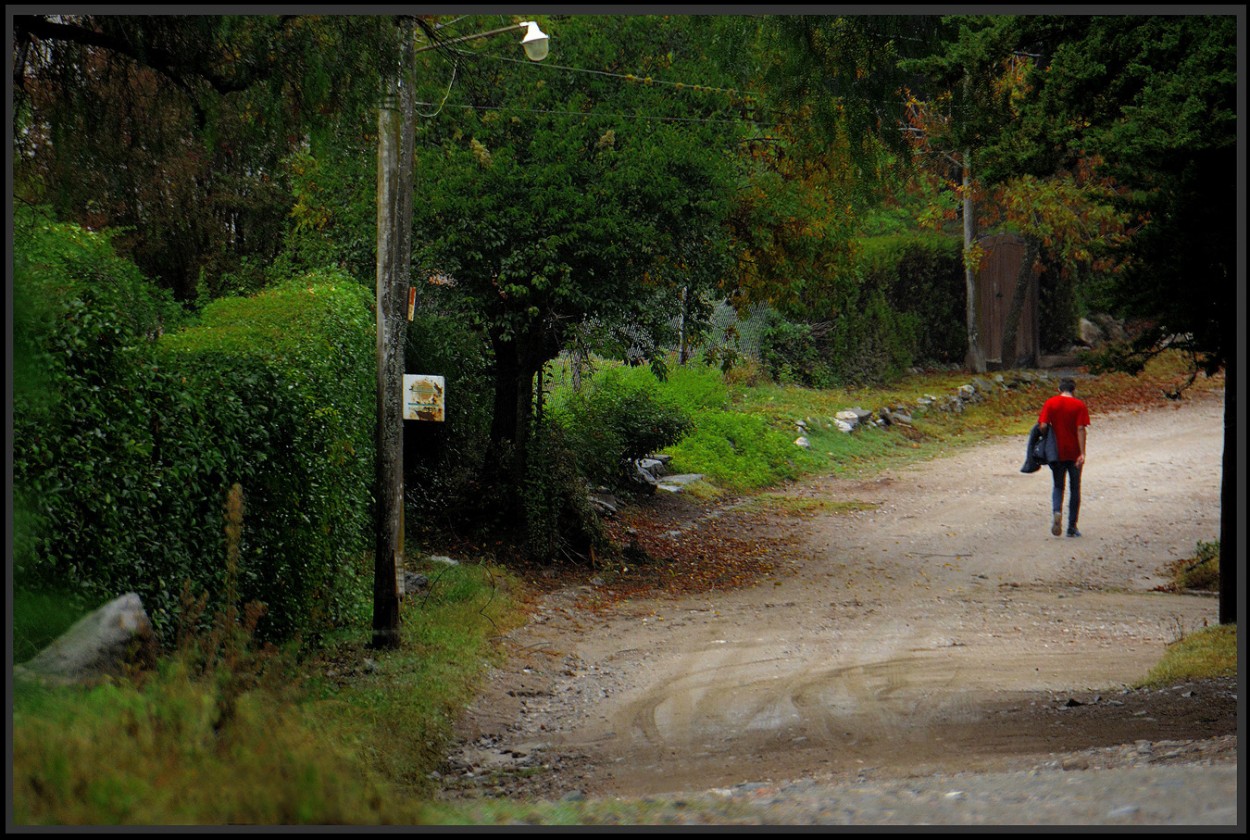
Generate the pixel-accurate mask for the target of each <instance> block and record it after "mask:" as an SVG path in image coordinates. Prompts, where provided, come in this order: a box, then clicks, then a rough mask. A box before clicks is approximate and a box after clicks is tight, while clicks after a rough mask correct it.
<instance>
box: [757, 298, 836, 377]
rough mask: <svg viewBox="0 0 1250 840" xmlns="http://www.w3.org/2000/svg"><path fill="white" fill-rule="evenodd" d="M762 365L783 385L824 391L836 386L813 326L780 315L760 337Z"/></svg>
mask: <svg viewBox="0 0 1250 840" xmlns="http://www.w3.org/2000/svg"><path fill="white" fill-rule="evenodd" d="M760 361H761V363H762V364H763V365H764V367H765V368H766V369H767V370H768V373H769V376H771V377H772V379H773V381H774V382H776V383H778V384H779V385H804V386H807V387H812V388H823V387H828V386H829V385H831V384H832V382H833V373H832V371H831V370H830V365H829V363H828V362H827V361H826V360H824V359H822V357H821V347H820V343H819V342H818V341H817V338H816V336H815V334H814V331H813V327H812V325H811V324H804V323H795V322H792V321H787V320H786V319H785V318H783V317H781V315H780V314H778V313H776V312H774V313H772V317H770V318H769V320H768V325H767V326H766V327H765V328H764V330H763V331H762V333H761V335H760Z"/></svg>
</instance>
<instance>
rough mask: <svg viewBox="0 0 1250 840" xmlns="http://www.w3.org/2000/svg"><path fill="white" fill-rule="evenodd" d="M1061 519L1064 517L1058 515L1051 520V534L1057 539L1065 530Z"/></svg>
mask: <svg viewBox="0 0 1250 840" xmlns="http://www.w3.org/2000/svg"><path fill="white" fill-rule="evenodd" d="M1061 519H1062V516H1061V515H1060V514H1058V513H1056V514H1055V515H1054V517H1053V518H1052V519H1051V520H1050V532H1051V533H1052V534H1054V535H1055V536H1056V537H1057V536H1059V533H1060V532H1061V531H1062V530H1063V523H1062V522H1061V521H1060V520H1061Z"/></svg>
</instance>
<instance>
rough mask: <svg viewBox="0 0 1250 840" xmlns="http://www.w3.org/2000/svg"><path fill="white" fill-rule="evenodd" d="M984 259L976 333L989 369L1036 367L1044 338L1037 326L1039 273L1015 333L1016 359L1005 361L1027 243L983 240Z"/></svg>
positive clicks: (1011, 238) (1012, 238)
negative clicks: (1005, 342)
mask: <svg viewBox="0 0 1250 840" xmlns="http://www.w3.org/2000/svg"><path fill="white" fill-rule="evenodd" d="M980 244H981V247H982V248H984V249H985V258H984V259H982V261H981V268H980V270H979V271H978V272H977V319H978V320H977V329H978V331H979V333H980V343H981V352H982V353H983V354H984V355H985V364H986V367H988V368H990V369H1002V368H1011V367H1034V366H1036V365H1037V363H1038V360H1039V359H1040V358H1041V336H1040V332H1041V331H1040V329H1039V324H1038V313H1039V306H1038V271H1037V270H1036V269H1034V271H1033V274H1032V280H1031V282H1030V283H1029V285H1028V288H1027V289H1025V297H1024V308H1023V309H1022V310H1021V312H1020V324H1019V327H1018V328H1017V331H1016V347H1015V357H1014V358H1011V359H1007V360H1004V359H1003V352H1002V349H1003V336H1004V334H1005V333H1006V331H1007V316H1008V315H1009V314H1010V313H1011V302H1012V299H1013V297H1014V296H1015V293H1016V279H1017V278H1018V277H1019V276H1020V262H1021V260H1023V259H1024V253H1025V247H1024V239H1022V238H1021V237H1019V236H1016V235H1015V234H1010V233H1003V234H998V235H997V236H990V237H987V238H985V239H983V240H981V243H980Z"/></svg>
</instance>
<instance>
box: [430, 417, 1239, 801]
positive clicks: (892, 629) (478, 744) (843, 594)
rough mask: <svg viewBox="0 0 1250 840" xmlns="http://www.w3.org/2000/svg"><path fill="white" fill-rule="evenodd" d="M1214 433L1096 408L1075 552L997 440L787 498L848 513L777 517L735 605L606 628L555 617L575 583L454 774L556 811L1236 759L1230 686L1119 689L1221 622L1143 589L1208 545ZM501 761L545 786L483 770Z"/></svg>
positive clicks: (653, 606) (476, 724)
mask: <svg viewBox="0 0 1250 840" xmlns="http://www.w3.org/2000/svg"><path fill="white" fill-rule="evenodd" d="M1222 418H1223V402H1222V398H1221V396H1220V395H1219V394H1216V395H1214V396H1209V395H1208V396H1201V395H1200V396H1198V397H1196V398H1195V399H1193V400H1188V401H1185V402H1182V403H1179V404H1177V405H1176V406H1175V407H1169V408H1162V409H1156V410H1152V411H1149V412H1142V413H1134V414H1121V415H1115V416H1095V417H1094V422H1093V425H1092V426H1091V428H1090V431H1089V459H1088V463H1087V465H1086V467H1085V474H1084V493H1083V503H1082V515H1081V521H1080V526H1081V531H1082V532H1083V534H1084V536H1082V537H1080V538H1067V537H1054V536H1052V535H1051V534H1050V530H1049V524H1050V516H1049V512H1050V490H1049V484H1050V474H1049V471H1048V470H1043V471H1042V472H1040V473H1035V474H1032V475H1029V474H1023V473H1021V472H1020V465H1021V463H1022V461H1023V456H1024V445H1023V444H1024V441H1023V438H1021V439H1015V438H1011V439H1005V440H1001V441H996V442H991V443H987V444H983V445H980V446H977V447H975V448H972V449H968V450H964V451H960V452H957V453H954V454H952V455H950V456H948V457H944V458H940V459H937V460H934V461H931V462H926V463H923V464H920V465H916V466H912V467H907V468H903V469H898V470H895V471H892V472H889V473H887V474H883V475H880V476H878V477H876V478H874V479H873V480H870V481H845V480H838V479H832V478H825V479H819V480H813V481H809V482H805V483H801V484H798V485H795V486H793V487H792V488H790V489H789V490H788V491H787V492H788V493H789V494H791V495H794V496H797V497H810V498H822V499H833V500H842V501H858V502H863V503H867V504H866V505H861V506H859V507H861V508H863V509H861V510H859V511H858V512H851V513H838V512H825V513H819V514H817V515H814V516H809V517H806V518H803V519H797V520H796V519H794V518H793V517H790V518H787V520H786V522H784V523H782V522H780V521H779V524H778V528H779V529H780V530H779V531H778V533H780V532H781V531H785V532H786V533H787V535H788V536H787V550H786V558H787V559H786V561H785V562H786V566H787V568H786V570H785V572H786V573H785V574H778V575H775V576H774V577H773V578H771V579H769V580H766V581H763V582H762V583H761V584H760V585H758V586H755V587H752V588H750V589H746V590H740V591H735V592H729V593H724V592H722V593H713V594H708V595H703V596H699V597H691V598H683V599H658V600H653V601H646V602H633V603H627V604H625V605H623V606H622V607H620V608H619V609H617V610H614V611H612V612H610V613H608V614H606V615H598V614H592V613H590V612H587V611H585V610H582V609H579V608H578V606H577V604H578V599H579V597H581V598H584V597H585V596H586V594H587V593H588V592H589V591H590V590H591V589H592V587H591V586H586V587H582V588H581V589H574V590H568V591H563V592H560V593H556V594H554V595H552V596H550V597H549V598H548V599H546V601H545V602H544V604H543V605H542V606H541V607H540V608H539V609H538V611H537V612H536V614H535V617H534V620H533V621H532V622H531V623H530V624H529V625H528V626H526V627H525V628H523V629H522V630H520V631H518V632H517V633H516V634H514V635H513V637H512V638H511V639H510V645H511V649H512V658H511V661H510V663H509V664H508V665H507V666H506V667H505V668H504V669H502V670H501V671H500V672H499V673H497V674H496V675H495V679H494V680H493V682H492V686H491V688H490V690H489V691H488V692H487V694H486V695H484V696H483V697H482V699H481V700H480V702H479V703H478V704H477V705H476V706H475V707H474V708H473V709H472V710H471V711H470V714H469V715H468V717H467V719H466V721H465V723H464V735H465V738H466V744H465V749H464V751H463V752H462V753H460V754H459V755H458V756H457V757H456V759H455V763H454V766H455V768H456V772H460V773H462V774H464V775H465V776H467V777H471V778H476V779H485V778H491V779H492V780H493V781H492V782H491V784H492V785H495V788H494V792H495V793H496V794H503V795H517V796H520V795H526V796H538V797H545V798H559V797H560V796H564V795H568V794H569V793H570V792H571V791H577V792H579V793H578V794H577V795H581V794H583V793H584V794H586V795H591V796H603V795H611V796H622V797H626V796H642V795H653V794H660V793H665V792H673V791H706V790H709V789H724V788H733V787H734V786H738V787H739V789H741V788H742V786H743V785H747V786H750V785H752V784H762V783H764V782H768V783H773V782H774V781H776V782H781V781H785V780H800V779H808V780H810V779H820V780H823V782H828V783H834V782H839V781H841V782H850V781H855V780H859V781H863V780H864V779H866V778H867V779H878V780H888V779H900V778H917V777H921V776H924V775H926V774H934V773H954V772H961V773H967V772H976V773H1005V772H1015V771H1020V770H1026V769H1036V768H1038V767H1045V766H1051V765H1053V766H1055V767H1060V766H1065V767H1068V768H1069V769H1070V768H1071V767H1072V766H1079V767H1091V766H1101V765H1100V762H1101V763H1102V764H1106V765H1107V766H1111V765H1113V764H1117V762H1118V766H1125V762H1126V761H1128V759H1127V758H1126V757H1127V756H1141V755H1144V754H1147V753H1154V752H1156V751H1155V750H1151V749H1145V748H1144V747H1143V745H1156V744H1163V743H1165V742H1168V743H1170V742H1176V743H1177V744H1183V745H1184V746H1183V747H1178V748H1177V750H1176V751H1174V753H1173V754H1174V755H1182V754H1185V755H1188V756H1189V757H1190V758H1191V759H1195V760H1196V759H1197V758H1199V757H1200V758H1201V759H1202V760H1203V761H1206V762H1207V763H1210V759H1211V756H1212V755H1216V756H1217V758H1216V762H1217V763H1223V764H1226V765H1227V764H1230V763H1231V764H1233V765H1234V766H1235V762H1236V757H1235V750H1236V738H1235V733H1236V714H1237V712H1236V706H1237V702H1238V700H1237V697H1236V690H1235V686H1234V685H1233V684H1232V682H1231V681H1230V682H1229V683H1228V684H1227V686H1225V687H1224V688H1223V689H1219V688H1216V687H1211V686H1203V687H1201V688H1199V689H1198V690H1196V691H1193V690H1191V691H1188V692H1185V691H1181V690H1179V689H1178V690H1177V691H1173V692H1143V691H1131V690H1129V689H1128V685H1129V684H1131V683H1133V682H1135V681H1136V680H1138V679H1140V678H1141V677H1143V676H1144V675H1145V674H1146V672H1147V671H1148V670H1149V669H1150V668H1151V667H1152V666H1153V665H1154V664H1155V663H1156V662H1157V661H1158V659H1159V658H1160V656H1161V655H1162V653H1163V651H1164V648H1165V646H1166V645H1167V644H1168V643H1170V642H1172V641H1175V640H1176V639H1177V638H1179V637H1180V636H1181V635H1182V634H1184V633H1188V632H1192V631H1194V630H1196V629H1199V628H1201V627H1202V626H1204V625H1205V624H1208V623H1210V624H1215V623H1216V622H1217V621H1218V603H1217V600H1216V599H1215V598H1214V597H1211V596H1202V595H1192V594H1189V595H1187V594H1168V593H1162V592H1158V591H1154V588H1155V587H1156V586H1158V585H1159V584H1161V583H1162V582H1163V577H1162V576H1161V572H1162V567H1163V566H1164V565H1165V564H1166V563H1167V562H1169V561H1171V560H1173V559H1176V558H1180V557H1189V556H1192V555H1193V553H1194V549H1195V546H1196V544H1197V542H1198V541H1205V540H1214V539H1216V537H1217V536H1218V522H1219V519H1218V517H1219V487H1220V455H1221V449H1222ZM721 515H722V516H727V517H732V515H733V514H732V512H721ZM722 524H723V523H722ZM679 527H681V528H685V529H689V530H690V532H691V533H697V532H698V529H699V528H700V527H701V523H700V521H698V520H695V521H691V522H686V523H683V524H682V525H681V526H679ZM1212 739H1214V740H1212ZM1115 756H1118V757H1119V759H1115V760H1113V759H1114V757H1115ZM1069 762H1073V764H1069ZM1081 762H1083V764H1082V763H1081ZM1128 763H1129V764H1136V763H1140V762H1138V761H1137V760H1136V759H1134V760H1133V761H1128ZM519 768H531V769H537V768H542V770H541V772H537V773H534V774H532V775H531V776H529V777H528V778H527V779H526V780H525V781H524V782H522V781H521V780H520V778H518V777H515V776H512V775H510V774H507V773H504V774H503V775H502V776H501V775H499V771H507V770H509V769H513V770H515V769H519ZM503 779H508V780H507V781H504V780H503ZM1228 779H1230V780H1231V781H1230V783H1231V784H1233V785H1234V787H1233V792H1234V795H1235V779H1233V778H1232V776H1231V775H1230V776H1228ZM487 792H490V791H489V790H488V791H487ZM1229 813H1232V812H1231V811H1230V812H1229Z"/></svg>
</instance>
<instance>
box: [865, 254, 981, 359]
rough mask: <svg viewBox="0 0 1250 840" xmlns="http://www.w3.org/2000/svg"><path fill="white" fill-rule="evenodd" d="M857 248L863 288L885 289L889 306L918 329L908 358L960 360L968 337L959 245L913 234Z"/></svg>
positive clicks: (913, 335) (909, 349)
mask: <svg viewBox="0 0 1250 840" xmlns="http://www.w3.org/2000/svg"><path fill="white" fill-rule="evenodd" d="M859 246H860V256H859V265H860V270H861V271H862V272H863V275H864V283H865V285H866V286H867V287H869V288H877V289H881V290H882V292H883V293H884V295H885V299H886V301H887V302H888V304H889V306H890V308H891V309H893V310H894V311H896V312H898V313H900V315H902V316H905V317H906V320H907V321H908V322H910V323H911V324H914V325H915V326H916V327H917V328H918V329H916V331H915V332H914V333H912V334H911V336H910V338H911V339H912V340H911V346H910V347H909V348H908V352H909V353H910V355H911V356H912V357H913V358H915V359H916V360H918V361H924V362H930V363H938V364H950V363H952V362H956V363H957V362H961V361H962V360H963V355H964V350H965V349H966V347H967V344H966V341H967V339H966V335H965V332H966V326H965V324H964V312H963V308H964V294H965V292H964V278H963V265H962V263H961V261H960V250H961V249H960V243H959V241H958V240H956V239H952V238H950V237H944V236H932V235H916V234H911V235H896V236H881V237H872V238H868V239H862V240H860V242H859Z"/></svg>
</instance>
